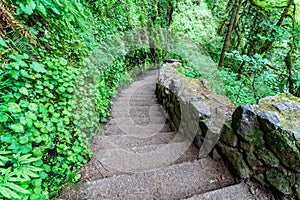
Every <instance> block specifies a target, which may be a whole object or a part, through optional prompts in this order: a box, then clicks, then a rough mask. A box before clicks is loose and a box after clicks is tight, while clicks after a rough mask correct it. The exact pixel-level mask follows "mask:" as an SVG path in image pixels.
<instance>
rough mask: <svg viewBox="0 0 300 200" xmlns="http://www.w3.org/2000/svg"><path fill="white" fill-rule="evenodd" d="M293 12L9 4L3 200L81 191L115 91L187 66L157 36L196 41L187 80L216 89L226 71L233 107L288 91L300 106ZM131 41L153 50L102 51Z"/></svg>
mask: <svg viewBox="0 0 300 200" xmlns="http://www.w3.org/2000/svg"><path fill="white" fill-rule="evenodd" d="M297 3H299V2H296V1H293V0H285V1H284V0H281V1H279V0H272V1H255V0H251V1H247V0H244V1H242V0H235V1H233V0H221V1H212V0H207V1H206V3H204V2H203V1H192V0H177V1H176V0H160V1H158V0H155V1H144V0H143V1H134V0H126V1H125V0H120V1H116V0H103V1H98V0H87V1H85V0H76V1H75V0H70V1H66V0H17V1H11V0H1V1H0V20H1V23H0V36H1V38H0V51H1V53H0V58H1V60H0V65H1V68H0V79H1V82H0V88H1V90H0V92H1V96H0V144H1V145H0V199H49V198H51V197H53V196H54V195H55V194H56V193H57V191H58V190H59V189H61V187H62V186H64V185H66V184H68V183H72V182H76V181H78V180H79V178H80V175H79V174H78V169H79V168H80V167H81V166H82V165H83V164H85V163H86V162H87V161H88V160H89V158H90V156H91V153H90V151H89V148H88V143H89V140H90V138H91V137H92V136H93V134H94V133H97V131H98V127H99V125H100V123H101V122H106V120H107V117H109V105H110V103H111V100H110V99H111V97H112V96H114V94H115V91H116V90H117V88H118V87H120V86H122V85H124V84H127V83H129V82H130V81H131V80H132V79H133V78H134V76H135V75H136V74H138V73H139V72H140V71H142V70H147V69H148V68H149V67H156V65H155V64H159V63H161V61H162V59H163V58H164V57H170V56H173V57H177V58H181V59H184V58H185V57H184V56H182V55H179V54H178V53H177V54H176V52H175V53H174V52H173V53H172V52H171V51H170V52H167V51H166V49H161V48H158V46H159V44H158V41H159V40H157V41H156V40H155V37H146V35H147V34H148V35H155V33H154V30H155V28H163V29H159V31H161V32H162V30H164V31H166V32H168V33H170V34H171V36H168V37H167V38H168V39H169V40H170V46H172V44H173V43H172V42H174V41H175V40H176V41H179V40H180V39H181V38H182V40H183V38H188V40H189V41H191V42H192V43H194V44H196V46H197V48H198V50H199V51H201V55H202V56H203V58H202V57H201V58H202V59H200V58H197V59H195V63H196V64H195V63H193V64H191V63H189V60H188V59H187V60H186V61H184V63H185V64H186V65H187V67H184V68H182V69H181V72H182V73H184V74H185V75H186V76H188V77H204V78H208V79H210V76H209V75H207V76H206V74H205V73H206V72H207V73H208V74H209V73H210V74H215V73H212V71H213V69H217V64H215V63H217V62H219V68H220V70H221V73H220V74H221V76H220V78H222V81H224V83H225V86H226V87H225V90H226V91H225V92H226V93H227V95H228V96H229V97H230V98H231V99H232V100H233V101H234V102H235V103H236V104H240V103H254V102H256V101H257V100H258V99H259V98H261V97H264V96H267V95H273V94H277V93H280V92H283V91H289V92H291V93H293V94H294V95H297V96H299V95H300V92H299V88H300V76H299V68H300V59H299V53H300V52H299V51H300V48H299V46H300V44H299V32H300V25H299V20H300V19H299V17H300V14H299V5H298V4H297ZM143 27H146V30H148V33H147V34H144V33H143V30H145V29H143ZM149 27H150V29H149ZM151 28H153V29H151ZM136 30H140V34H139V36H141V38H138V39H137V38H136V34H135V33H136V32H137V31H136ZM126 31H127V32H129V34H126V36H127V37H129V36H132V37H133V38H134V42H136V40H145V38H144V36H145V37H146V38H147V40H148V41H147V45H148V47H145V46H143V48H136V49H133V50H132V51H129V53H127V54H120V55H116V56H114V57H113V59H110V61H109V62H108V60H109V59H108V58H106V57H105V56H103V55H102V54H101V51H100V53H99V49H105V48H108V50H107V52H109V51H111V52H112V53H113V52H118V51H115V49H110V48H111V46H110V47H106V46H105V45H107V44H108V42H105V41H112V40H111V39H109V38H110V36H111V35H113V34H118V33H123V32H126ZM170 37H171V38H170ZM113 40H114V39H113ZM180 45H184V44H180ZM180 45H179V47H177V48H180V47H181V48H182V49H183V51H185V52H187V49H188V48H185V47H184V46H180ZM174 46H175V43H174ZM222 46H223V49H222ZM190 50H191V51H194V49H192V48H190ZM206 52H208V54H207V53H206ZM191 55H193V54H191ZM209 56H210V57H211V58H212V60H211V59H209ZM220 58H221V59H220ZM105 59H108V60H105ZM213 60H214V61H215V63H214V62H213ZM111 61H112V62H111ZM151 63H154V65H150V64H151ZM203 66H204V67H203ZM199 69H200V70H199ZM205 70H206V71H205ZM211 79H212V80H211V81H213V78H211ZM215 85H219V82H218V84H215ZM219 87H220V85H219ZM221 87H222V86H221ZM92 133H93V134H92Z"/></svg>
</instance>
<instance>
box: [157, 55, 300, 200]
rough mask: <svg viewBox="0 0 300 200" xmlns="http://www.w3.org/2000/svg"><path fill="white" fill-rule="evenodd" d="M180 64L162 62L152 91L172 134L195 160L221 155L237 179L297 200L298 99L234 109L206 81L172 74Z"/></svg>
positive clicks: (299, 155) (299, 157) (268, 100)
mask: <svg viewBox="0 0 300 200" xmlns="http://www.w3.org/2000/svg"><path fill="white" fill-rule="evenodd" d="M180 65H181V63H180V62H178V61H176V60H175V61H172V62H171V63H165V64H164V65H163V66H162V67H161V68H160V70H159V80H158V83H157V87H156V95H157V97H158V101H159V102H160V103H161V104H162V105H163V106H164V108H165V109H166V111H167V114H168V117H169V119H170V121H171V125H172V127H173V129H176V130H177V131H178V133H179V134H181V135H183V136H184V137H185V138H187V139H189V140H191V141H193V142H194V143H195V144H196V145H197V146H198V147H199V158H201V157H205V156H207V155H210V156H212V157H214V155H221V157H222V158H223V159H224V160H225V161H227V162H228V164H229V166H230V167H231V170H232V171H233V172H234V173H235V174H236V176H237V177H238V178H241V179H252V180H255V181H256V182H257V183H259V184H261V185H262V186H263V187H268V188H269V189H271V190H273V191H274V193H276V195H277V196H278V198H282V199H300V99H299V98H296V97H294V96H292V95H291V94H287V93H283V94H280V95H277V96H274V97H267V98H264V99H261V100H260V102H259V103H258V104H257V105H241V106H239V107H237V108H236V107H235V106H234V105H233V104H232V103H231V102H230V100H229V99H228V98H227V97H225V96H222V95H218V94H216V93H214V92H212V91H211V90H210V86H209V84H208V82H207V81H206V80H203V79H187V78H185V77H184V76H183V75H181V74H180V73H178V71H177V67H179V66H180Z"/></svg>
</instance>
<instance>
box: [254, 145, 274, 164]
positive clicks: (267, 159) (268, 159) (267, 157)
mask: <svg viewBox="0 0 300 200" xmlns="http://www.w3.org/2000/svg"><path fill="white" fill-rule="evenodd" d="M255 153H256V155H257V157H258V158H259V159H260V160H261V161H263V162H264V163H265V164H266V165H267V166H269V167H278V165H279V160H278V159H277V157H276V156H275V155H274V154H273V153H272V152H271V151H270V150H268V149H266V148H265V147H263V146H262V147H260V148H258V149H257V150H256V151H255Z"/></svg>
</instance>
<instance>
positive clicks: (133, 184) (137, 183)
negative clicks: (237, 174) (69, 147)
mask: <svg viewBox="0 0 300 200" xmlns="http://www.w3.org/2000/svg"><path fill="white" fill-rule="evenodd" d="M232 184H234V179H233V178H232V176H231V175H230V173H229V172H228V170H227V169H226V168H225V167H224V164H223V163H217V162H216V161H213V160H211V159H210V158H205V159H201V160H198V161H194V162H186V163H181V164H174V165H171V166H168V167H165V168H160V169H157V170H154V171H149V172H144V173H135V174H131V175H128V174H124V175H118V176H113V177H110V178H106V179H102V180H97V181H92V182H88V183H85V184H82V185H81V188H80V189H79V190H78V191H79V192H78V193H77V197H78V198H79V199H94V200H96V199H123V200H127V199H128V200H129V199H145V200H148V199H149V200H150V199H161V200H168V199H182V198H186V197H190V196H192V195H194V194H199V193H204V192H208V191H211V190H215V189H219V188H222V187H225V186H228V185H232ZM132 195H133V196H132Z"/></svg>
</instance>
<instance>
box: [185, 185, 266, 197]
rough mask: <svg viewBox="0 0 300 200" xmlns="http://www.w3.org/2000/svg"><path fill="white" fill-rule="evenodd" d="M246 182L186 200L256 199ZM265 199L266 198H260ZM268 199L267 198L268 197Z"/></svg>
mask: <svg viewBox="0 0 300 200" xmlns="http://www.w3.org/2000/svg"><path fill="white" fill-rule="evenodd" d="M249 189H250V188H249V186H247V185H246V184H245V183H239V184H236V185H232V186H228V187H224V188H221V189H218V190H214V191H210V192H207V193H204V194H200V195H195V196H193V197H191V198H188V199H185V200H243V199H245V200H256V199H257V198H255V197H254V196H253V195H252V193H251V192H250V191H249ZM259 199H260V200H263V199H265V198H259ZM266 200H267V199H266Z"/></svg>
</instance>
